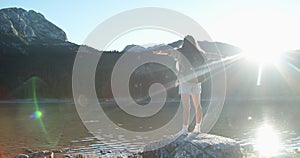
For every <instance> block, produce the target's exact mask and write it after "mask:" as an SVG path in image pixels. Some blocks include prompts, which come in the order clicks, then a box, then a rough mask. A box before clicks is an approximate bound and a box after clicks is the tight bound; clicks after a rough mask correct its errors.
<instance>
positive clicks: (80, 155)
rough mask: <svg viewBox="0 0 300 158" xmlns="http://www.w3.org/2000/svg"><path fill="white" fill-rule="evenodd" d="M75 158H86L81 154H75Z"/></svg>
mask: <svg viewBox="0 0 300 158" xmlns="http://www.w3.org/2000/svg"><path fill="white" fill-rule="evenodd" d="M75 158H86V157H85V156H83V155H82V154H77V155H76V156H75Z"/></svg>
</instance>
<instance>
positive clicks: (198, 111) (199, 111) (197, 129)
mask: <svg viewBox="0 0 300 158" xmlns="http://www.w3.org/2000/svg"><path fill="white" fill-rule="evenodd" d="M200 97H201V95H200V94H196V93H194V94H192V100H193V103H194V107H195V113H196V126H195V129H194V132H196V133H200V124H201V121H202V109H201V103H200V100H201V99H200Z"/></svg>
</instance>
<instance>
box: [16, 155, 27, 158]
mask: <svg viewBox="0 0 300 158" xmlns="http://www.w3.org/2000/svg"><path fill="white" fill-rule="evenodd" d="M15 158H29V156H28V155H25V154H19V155H16V156H15Z"/></svg>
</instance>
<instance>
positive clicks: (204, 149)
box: [143, 133, 243, 158]
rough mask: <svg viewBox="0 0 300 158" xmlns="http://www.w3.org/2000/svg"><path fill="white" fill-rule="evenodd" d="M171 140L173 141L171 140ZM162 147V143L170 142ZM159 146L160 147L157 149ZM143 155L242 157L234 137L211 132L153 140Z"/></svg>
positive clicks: (148, 157)
mask: <svg viewBox="0 0 300 158" xmlns="http://www.w3.org/2000/svg"><path fill="white" fill-rule="evenodd" d="M170 140H171V141H170ZM168 141H169V143H167V145H165V146H163V147H160V146H161V144H164V143H165V142H168ZM157 147H160V148H158V149H157ZM143 156H144V157H146V158H152V157H153V158H158V157H159V158H166V157H167V158H171V157H175V158H179V157H180V158H181V157H186V158H189V157H195V158H196V157H201V158H242V157H243V155H242V153H241V150H240V145H239V144H238V143H237V142H236V141H235V140H232V139H229V138H225V137H221V136H216V135H211V134H204V133H202V134H198V135H196V134H189V135H187V136H183V135H182V136H179V137H176V138H175V139H174V136H170V137H168V138H164V139H162V140H160V141H157V142H152V143H150V144H148V145H147V146H146V147H145V148H144V153H143Z"/></svg>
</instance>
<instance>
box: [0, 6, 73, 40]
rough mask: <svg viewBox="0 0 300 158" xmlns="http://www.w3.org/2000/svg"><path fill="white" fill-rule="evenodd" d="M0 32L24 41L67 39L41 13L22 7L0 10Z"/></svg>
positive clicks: (60, 30) (61, 31) (62, 32)
mask: <svg viewBox="0 0 300 158" xmlns="http://www.w3.org/2000/svg"><path fill="white" fill-rule="evenodd" d="M0 23H1V26H0V34H2V35H8V36H14V37H18V38H20V39H21V40H22V41H24V42H28V43H30V42H33V41H35V40H38V41H50V40H57V41H67V36H66V33H65V32H64V31H63V30H62V29H60V28H59V27H57V26H56V25H54V24H53V23H51V22H49V21H48V20H47V19H46V18H45V17H44V16H43V15H42V14H41V13H37V12H35V11H33V10H29V11H26V10H25V9H22V8H5V9H1V10H0Z"/></svg>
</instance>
